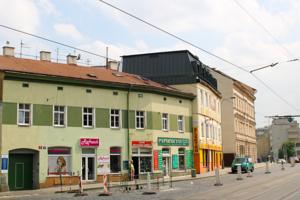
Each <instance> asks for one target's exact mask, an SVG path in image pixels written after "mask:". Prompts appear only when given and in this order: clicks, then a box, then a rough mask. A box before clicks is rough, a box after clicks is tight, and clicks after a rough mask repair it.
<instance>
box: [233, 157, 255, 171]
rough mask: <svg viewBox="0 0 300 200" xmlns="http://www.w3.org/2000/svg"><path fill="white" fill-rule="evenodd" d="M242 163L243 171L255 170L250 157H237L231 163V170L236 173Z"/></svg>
mask: <svg viewBox="0 0 300 200" xmlns="http://www.w3.org/2000/svg"><path fill="white" fill-rule="evenodd" d="M239 165H241V170H242V172H248V171H251V172H253V171H254V163H253V162H252V159H251V158H249V157H236V158H235V159H234V160H233V161H232V164H231V172H232V173H235V172H237V170H238V166H239Z"/></svg>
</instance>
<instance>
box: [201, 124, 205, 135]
mask: <svg viewBox="0 0 300 200" xmlns="http://www.w3.org/2000/svg"><path fill="white" fill-rule="evenodd" d="M201 135H202V137H205V136H204V123H203V122H202V123H201Z"/></svg>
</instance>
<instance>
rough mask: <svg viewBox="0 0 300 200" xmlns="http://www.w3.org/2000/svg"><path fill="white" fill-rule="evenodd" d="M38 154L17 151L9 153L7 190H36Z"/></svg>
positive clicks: (24, 150) (22, 150)
mask: <svg viewBox="0 0 300 200" xmlns="http://www.w3.org/2000/svg"><path fill="white" fill-rule="evenodd" d="M38 173H39V168H38V152H37V151H35V150H30V149H17V150H12V151H10V152H9V167H8V186H9V190H31V189H34V188H38Z"/></svg>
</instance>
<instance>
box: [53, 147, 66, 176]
mask: <svg viewBox="0 0 300 200" xmlns="http://www.w3.org/2000/svg"><path fill="white" fill-rule="evenodd" d="M60 173H61V174H63V175H67V174H70V173H71V149H70V148H68V147H49V148H48V175H59V174H60Z"/></svg>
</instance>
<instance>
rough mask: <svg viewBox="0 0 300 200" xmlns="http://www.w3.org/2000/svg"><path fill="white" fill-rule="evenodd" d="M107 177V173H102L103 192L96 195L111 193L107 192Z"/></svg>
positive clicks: (108, 194)
mask: <svg viewBox="0 0 300 200" xmlns="http://www.w3.org/2000/svg"><path fill="white" fill-rule="evenodd" d="M108 184H109V183H108V178H107V175H106V174H104V175H103V192H102V193H100V194H99V195H98V196H110V195H111V193H110V192H109V190H108V189H109V187H108Z"/></svg>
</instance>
